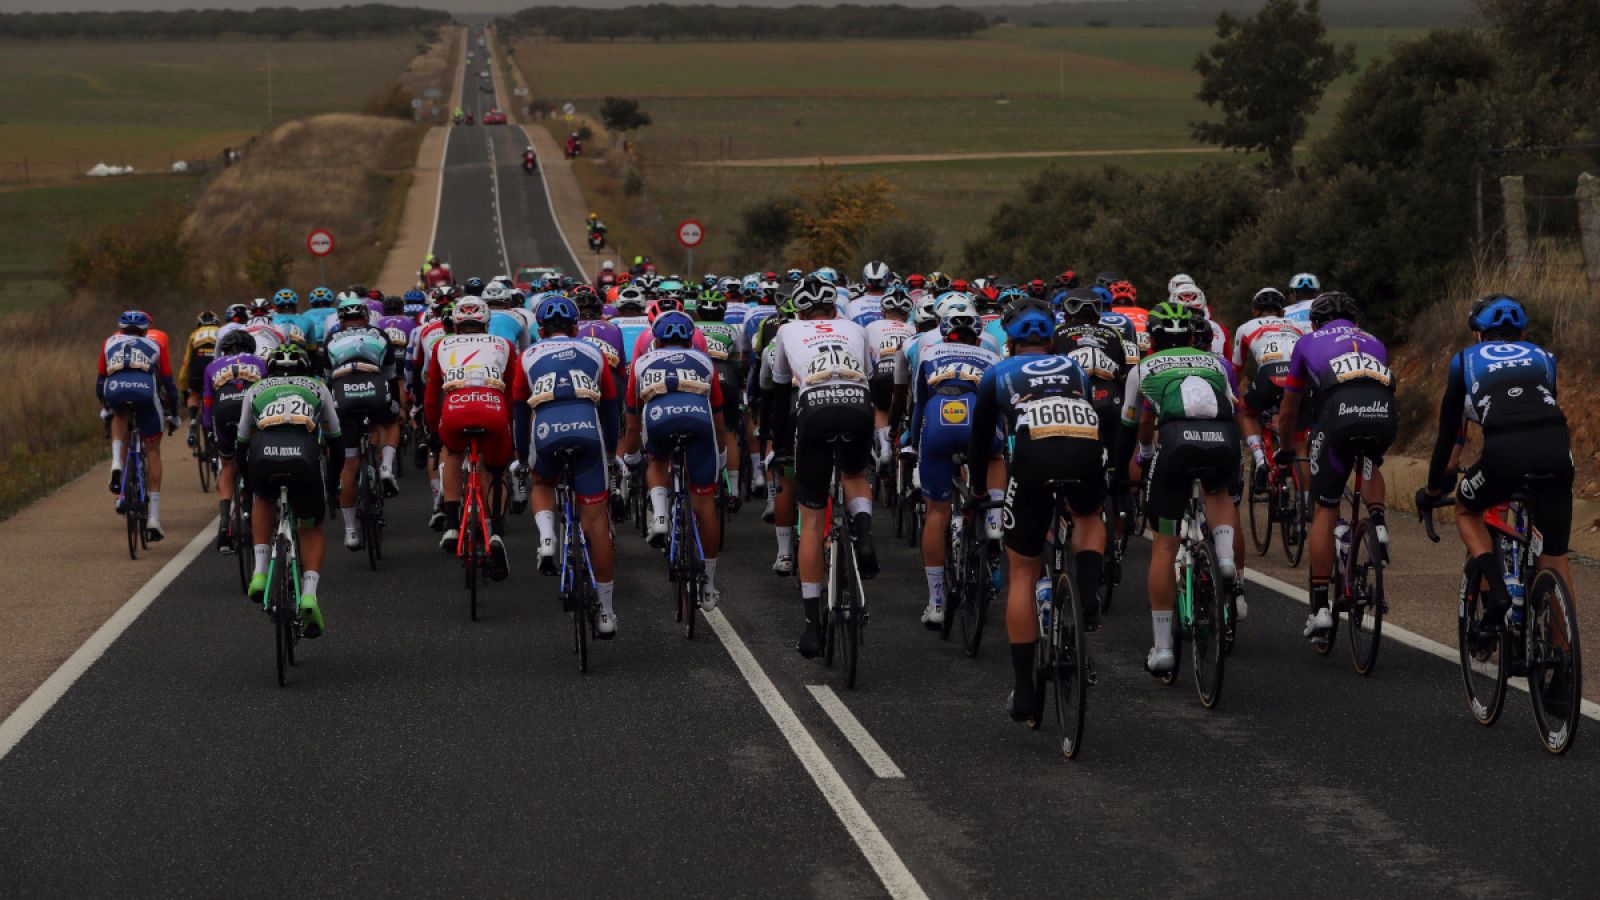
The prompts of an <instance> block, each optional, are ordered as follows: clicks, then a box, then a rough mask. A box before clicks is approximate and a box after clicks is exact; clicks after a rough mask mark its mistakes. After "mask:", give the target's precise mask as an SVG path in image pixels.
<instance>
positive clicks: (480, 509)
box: [456, 438, 489, 561]
mask: <svg viewBox="0 0 1600 900" xmlns="http://www.w3.org/2000/svg"><path fill="white" fill-rule="evenodd" d="M482 469H483V465H482V460H481V458H480V457H479V456H478V439H477V438H472V439H471V440H470V441H469V442H468V443H467V464H466V477H465V479H464V481H463V483H462V487H461V499H462V501H463V502H462V504H461V524H460V526H459V533H458V534H457V535H456V556H457V557H462V556H463V553H462V550H463V549H464V548H465V547H466V546H467V529H468V528H471V527H472V519H473V514H474V513H476V514H477V519H478V527H479V528H480V529H481V530H482V531H481V533H482V534H483V541H482V542H480V543H485V546H483V547H478V546H477V545H476V544H474V545H473V553H474V554H481V553H487V552H488V549H489V548H488V546H487V544H486V542H487V541H488V540H489V514H488V511H487V510H486V508H485V504H484V500H483V479H482V476H481V475H480V472H481V471H482ZM463 561H465V560H463Z"/></svg>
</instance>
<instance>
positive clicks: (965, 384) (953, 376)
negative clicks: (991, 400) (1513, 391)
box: [910, 341, 1000, 502]
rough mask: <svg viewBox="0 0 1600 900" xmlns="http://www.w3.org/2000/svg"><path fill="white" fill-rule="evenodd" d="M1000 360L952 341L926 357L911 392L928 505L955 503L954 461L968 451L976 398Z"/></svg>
mask: <svg viewBox="0 0 1600 900" xmlns="http://www.w3.org/2000/svg"><path fill="white" fill-rule="evenodd" d="M999 360H1000V357H999V355H998V354H996V353H995V352H993V351H992V350H989V349H988V348H985V347H980V346H976V345H972V344H962V343H954V342H949V341H946V342H943V343H938V344H932V345H930V346H928V347H927V349H925V350H924V351H923V352H922V353H921V355H920V358H919V360H918V362H917V369H916V373H917V374H916V378H915V379H913V382H912V387H911V423H910V431H911V438H912V440H913V441H915V442H916V444H917V470H918V475H919V477H920V479H921V481H922V493H923V495H924V496H926V497H927V498H928V499H929V500H936V501H939V502H944V501H947V500H949V499H950V484H951V480H952V479H953V478H954V476H955V460H954V457H955V455H956V454H957V453H963V452H965V451H966V449H967V442H968V440H969V438H970V437H971V434H972V404H973V397H974V396H975V395H976V394H977V391H978V385H979V384H980V383H981V382H982V381H983V376H984V373H985V372H987V371H988V370H989V368H990V367H991V366H993V365H994V364H995V363H996V362H999ZM985 463H986V461H980V460H974V461H973V463H972V464H973V465H984V464H985Z"/></svg>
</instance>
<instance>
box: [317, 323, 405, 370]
mask: <svg viewBox="0 0 1600 900" xmlns="http://www.w3.org/2000/svg"><path fill="white" fill-rule="evenodd" d="M326 352H327V354H328V367H329V368H330V369H332V370H333V377H334V378H342V377H344V376H345V375H349V374H352V373H354V372H373V373H379V372H381V373H382V374H383V377H384V378H386V379H390V378H397V377H399V373H397V372H396V371H395V366H394V365H393V364H392V360H393V358H394V351H393V350H392V349H391V345H390V343H389V335H388V334H386V333H385V332H384V331H383V329H381V328H376V327H374V326H372V325H356V326H352V327H349V328H341V329H339V330H338V331H335V332H333V333H332V334H329V335H328V341H327V348H326Z"/></svg>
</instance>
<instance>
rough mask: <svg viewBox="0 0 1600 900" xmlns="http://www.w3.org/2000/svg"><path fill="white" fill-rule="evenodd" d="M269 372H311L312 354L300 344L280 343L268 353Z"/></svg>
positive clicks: (277, 373)
mask: <svg viewBox="0 0 1600 900" xmlns="http://www.w3.org/2000/svg"><path fill="white" fill-rule="evenodd" d="M267 373H268V374H270V375H309V374H311V354H309V353H307V352H306V348H304V347H302V346H300V345H299V344H296V343H293V342H289V343H284V344H279V345H278V346H276V347H274V348H273V349H272V352H271V353H269V354H267Z"/></svg>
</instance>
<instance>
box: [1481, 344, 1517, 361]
mask: <svg viewBox="0 0 1600 900" xmlns="http://www.w3.org/2000/svg"><path fill="white" fill-rule="evenodd" d="M1478 352H1479V353H1480V354H1482V355H1483V357H1484V358H1485V359H1492V360H1496V361H1504V360H1508V359H1521V358H1522V357H1524V356H1527V355H1528V354H1529V352H1530V351H1529V350H1528V348H1527V347H1523V346H1520V345H1517V344H1482V345H1480V346H1479V347H1478Z"/></svg>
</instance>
